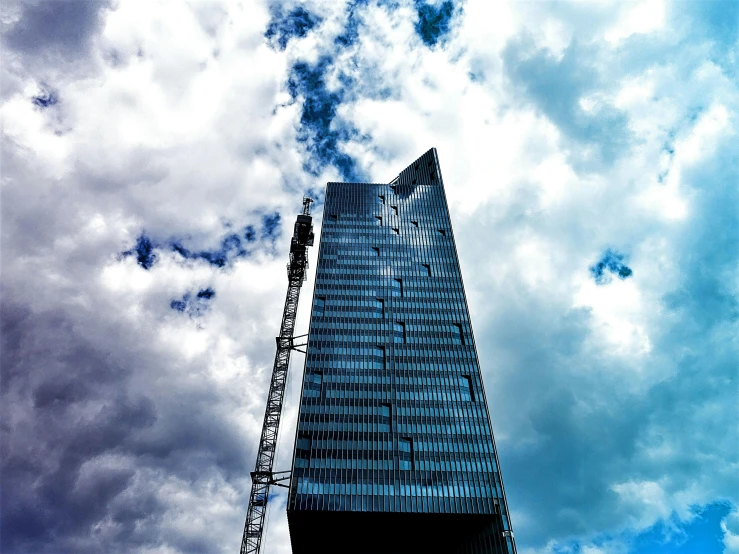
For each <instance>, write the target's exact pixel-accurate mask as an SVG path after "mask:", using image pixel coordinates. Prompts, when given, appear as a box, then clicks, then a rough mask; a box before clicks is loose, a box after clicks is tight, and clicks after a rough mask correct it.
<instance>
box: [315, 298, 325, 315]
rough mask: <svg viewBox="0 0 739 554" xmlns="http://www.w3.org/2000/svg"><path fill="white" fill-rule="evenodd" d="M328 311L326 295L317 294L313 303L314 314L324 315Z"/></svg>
mask: <svg viewBox="0 0 739 554" xmlns="http://www.w3.org/2000/svg"><path fill="white" fill-rule="evenodd" d="M325 311H326V297H325V296H317V297H316V301H315V302H314V303H313V315H314V316H316V317H321V316H323V314H324V312H325Z"/></svg>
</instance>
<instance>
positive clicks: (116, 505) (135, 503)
mask: <svg viewBox="0 0 739 554" xmlns="http://www.w3.org/2000/svg"><path fill="white" fill-rule="evenodd" d="M206 296H207V294H206ZM1 318H2V368H3V392H2V406H3V407H2V411H3V420H4V421H5V422H6V424H5V425H4V426H3V429H2V433H3V441H2V444H3V452H2V454H3V456H2V458H3V466H2V473H1V476H0V478H1V479H2V494H3V498H2V504H3V510H2V515H1V519H2V528H3V535H2V551H3V552H9V553H26V552H29V553H30V552H34V553H42V552H49V553H51V552H54V553H62V552H130V551H131V548H135V547H136V546H137V545H138V546H141V547H143V546H147V547H156V546H159V545H169V546H170V547H171V548H174V549H175V550H177V551H181V552H202V551H203V550H208V549H209V547H208V546H207V545H208V542H207V541H206V539H204V538H202V537H200V538H198V539H195V540H194V541H190V540H189V539H185V538H184V537H182V536H178V535H177V534H176V533H174V534H171V535H169V534H168V533H167V531H166V529H163V528H162V527H161V519H162V518H163V517H165V514H166V513H167V510H168V506H167V495H166V492H163V491H162V490H161V489H160V487H163V486H165V484H166V483H167V482H168V481H170V480H172V479H181V480H183V481H184V482H195V481H197V480H198V479H201V478H203V477H205V476H213V475H220V476H221V477H222V478H223V479H226V480H236V479H244V478H245V477H246V473H245V471H246V468H245V464H244V459H246V458H248V457H249V455H250V454H251V453H250V452H249V449H248V448H245V447H244V446H243V445H242V443H240V442H239V441H238V439H237V436H238V433H237V432H235V429H233V428H230V427H229V425H228V424H225V422H224V421H223V420H220V421H219V420H218V419H219V418H218V417H216V418H215V419H214V414H213V413H212V412H211V411H209V410H208V409H207V406H208V405H209V404H211V403H213V402H217V401H218V400H217V398H216V397H214V396H213V394H212V393H210V392H208V391H207V390H203V389H198V388H192V389H188V388H183V387H178V386H174V387H173V388H174V389H175V390H176V392H174V394H173V395H172V396H170V397H167V396H168V395H166V394H165V395H164V397H163V396H162V395H161V393H157V398H156V399H154V398H153V397H152V396H151V395H150V394H147V393H146V392H143V391H140V390H139V391H137V389H138V387H137V385H136V384H135V381H136V380H137V379H139V378H144V380H146V377H145V374H146V373H149V372H150V371H151V370H152V368H149V367H147V366H146V365H143V364H147V360H146V356H138V355H132V356H131V357H130V358H129V357H127V356H126V355H125V354H124V353H123V352H120V351H118V352H114V351H109V350H105V349H102V348H100V346H98V345H96V344H94V342H92V341H91V337H90V336H83V335H81V334H80V332H79V330H78V329H76V327H77V326H76V325H75V324H74V323H73V321H72V320H71V319H70V318H69V317H68V315H67V314H65V313H64V312H62V311H59V310H54V311H50V312H42V313H33V312H32V311H31V310H29V309H28V308H27V307H24V306H22V305H18V304H15V303H12V302H7V301H4V303H3V305H2V316H1ZM121 338H123V337H121ZM142 338H143V337H142ZM131 346H132V347H134V348H135V346H134V345H131ZM141 346H143V345H141ZM143 350H146V348H145V347H144V348H143ZM128 353H129V354H132V353H133V352H132V351H129V352H128ZM152 361H153V360H149V361H148V363H152ZM142 487H143V488H142ZM100 526H110V527H111V528H112V529H114V531H112V532H111V533H109V534H104V536H102V535H100V533H99V527H100Z"/></svg>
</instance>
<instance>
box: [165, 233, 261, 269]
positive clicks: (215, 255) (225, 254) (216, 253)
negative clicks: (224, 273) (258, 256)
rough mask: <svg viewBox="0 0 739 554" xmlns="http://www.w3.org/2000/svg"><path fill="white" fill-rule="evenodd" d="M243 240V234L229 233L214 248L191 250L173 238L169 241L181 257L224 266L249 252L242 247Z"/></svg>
mask: <svg viewBox="0 0 739 554" xmlns="http://www.w3.org/2000/svg"><path fill="white" fill-rule="evenodd" d="M242 239H243V240H242ZM244 241H245V238H244V236H243V235H241V236H239V235H237V234H236V233H229V234H228V235H226V236H225V237H223V238H222V239H221V244H220V246H219V247H218V248H216V249H215V250H199V251H192V250H189V249H188V248H186V247H185V246H183V244H182V242H180V241H174V240H173V241H172V242H171V243H170V247H171V249H172V250H173V251H174V252H177V253H178V254H179V255H180V256H182V257H183V258H186V259H189V260H205V261H206V262H208V263H209V264H210V265H214V266H216V267H225V266H226V265H230V264H231V263H233V261H234V260H236V259H238V258H243V257H245V256H247V254H248V253H249V252H248V251H247V250H246V249H245V248H244Z"/></svg>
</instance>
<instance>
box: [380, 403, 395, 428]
mask: <svg viewBox="0 0 739 554" xmlns="http://www.w3.org/2000/svg"><path fill="white" fill-rule="evenodd" d="M379 422H380V425H379V431H380V432H386V433H389V432H390V431H391V430H392V424H393V422H392V409H391V408H390V404H380V417H379Z"/></svg>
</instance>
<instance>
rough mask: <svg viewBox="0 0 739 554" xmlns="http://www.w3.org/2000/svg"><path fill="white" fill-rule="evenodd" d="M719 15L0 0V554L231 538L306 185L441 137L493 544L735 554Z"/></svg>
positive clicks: (189, 548)
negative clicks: (474, 348)
mask: <svg viewBox="0 0 739 554" xmlns="http://www.w3.org/2000/svg"><path fill="white" fill-rule="evenodd" d="M709 4H710V6H709ZM732 10H733V11H732ZM735 11H736V7H735V5H734V3H732V2H726V3H719V2H712V3H680V2H677V3H673V2H667V1H658V2H642V3H618V2H599V3H575V2H573V3H565V4H562V3H523V4H522V3H516V2H499V3H490V2H482V1H479V2H478V1H472V0H469V1H468V2H466V3H464V4H461V3H456V2H450V1H437V2H431V1H429V2H421V1H416V0H413V1H411V0H404V1H401V2H386V1H378V2H375V1H352V2H346V3H337V2H334V1H328V0H312V1H308V2H301V3H293V2H285V3H274V2H271V3H265V2H258V1H255V2H251V3H248V4H246V5H243V6H242V5H240V4H232V3H230V2H214V3H209V4H208V5H207V6H206V5H201V4H197V3H196V4H195V5H192V6H191V5H188V4H186V3H167V4H150V5H147V6H146V8H144V7H143V5H139V4H137V3H125V2H120V3H103V2H89V3H88V2H24V3H16V4H10V5H9V6H8V8H7V9H6V11H5V12H4V14H3V22H2V25H3V49H4V53H5V54H6V60H7V63H5V64H3V66H2V68H0V71H2V72H3V79H2V83H3V84H2V106H0V117H2V119H3V141H2V145H1V147H2V159H3V168H2V178H3V189H2V210H3V213H2V216H3V217H2V220H1V221H0V224H1V226H2V286H3V296H2V299H1V301H2V310H1V312H0V313H1V323H2V336H1V339H2V349H1V350H0V352H1V354H2V374H3V375H2V379H3V388H2V402H1V403H0V410H1V411H2V417H3V421H4V422H5V423H4V425H3V427H2V433H3V440H2V442H1V443H0V444H1V445H2V447H1V448H2V459H3V466H2V471H1V472H0V478H1V479H2V485H3V486H2V488H1V489H2V495H3V498H2V506H3V508H2V514H1V517H2V528H3V533H2V537H1V538H0V541H2V542H1V549H2V551H3V552H11V553H25V552H39V553H44V552H48V553H59V552H101V551H102V552H111V553H114V552H132V551H137V552H152V553H153V552H202V551H208V552H229V551H235V549H237V548H238V543H239V540H240V534H241V530H242V528H243V518H244V515H245V511H246V504H247V501H248V494H249V486H250V481H249V475H248V474H249V471H250V470H251V469H252V466H253V463H254V456H255V449H256V443H257V440H258V435H259V431H260V429H261V418H262V415H263V409H264V399H265V395H266V387H267V383H268V379H269V372H270V370H271V367H272V360H273V356H274V338H273V336H274V334H276V332H277V329H278V328H279V322H280V316H281V312H282V303H283V295H284V293H285V285H286V277H285V269H284V266H285V262H286V257H285V256H286V253H287V251H288V247H289V238H290V233H289V232H288V230H289V229H290V226H291V224H292V221H293V218H294V215H295V214H296V213H298V212H299V210H300V207H301V199H302V195H303V194H304V193H310V194H312V195H313V196H314V197H315V198H316V199H317V200H318V202H317V207H316V217H317V222H319V221H320V216H321V213H320V212H321V204H320V200H321V194H322V192H321V191H322V187H323V186H324V183H325V182H326V181H329V180H337V179H345V180H371V181H380V182H383V181H389V180H390V179H392V178H393V177H394V176H395V175H396V174H397V172H398V171H399V170H400V169H402V168H403V167H405V166H406V165H407V164H408V163H409V162H410V161H412V160H413V159H415V158H416V157H417V156H418V155H420V154H421V153H423V152H425V151H426V150H428V148H429V147H431V146H435V147H436V148H437V149H438V151H439V155H440V161H441V168H442V172H443V175H444V181H445V185H446V191H447V195H448V198H449V201H450V209H451V216H452V221H453V222H454V231H455V233H454V235H455V241H456V243H457V247H458V249H459V254H460V258H461V265H462V270H463V274H464V276H465V284H466V291H467V295H468V298H469V302H470V308H471V311H472V317H473V320H474V329H475V334H476V338H477V344H478V348H479V351H480V355H481V362H482V366H483V368H484V377H485V385H486V391H487V396H488V400H489V403H490V410H491V414H492V418H493V424H494V429H495V431H496V440H497V442H498V447H499V451H500V457H501V466H502V472H503V476H504V480H505V484H506V491H507V494H508V500H509V504H510V508H511V510H512V520H513V527H514V532H515V535H516V539H517V543H518V545H519V548H520V550H521V551H522V552H526V553H535V552H541V553H545V552H548V553H549V552H551V553H555V552H557V553H562V552H591V553H593V554H595V553H596V552H597V553H601V552H604V553H614V554H615V553H622V552H623V553H626V552H640V551H648V550H645V549H647V548H648V547H647V546H644V545H646V544H651V543H648V541H647V539H645V538H644V537H647V536H651V535H649V534H650V533H656V532H657V531H655V530H659V533H662V534H665V533H663V532H662V531H663V530H664V529H667V528H675V529H678V528H679V529H682V531H681V533H682V535H681V534H680V533H676V534H673V535H669V533H668V534H667V535H666V536H668V535H669V537H678V535H679V536H683V535H684V537H690V536H693V534H695V533H697V531H695V529H697V527H695V526H694V525H693V523H695V522H697V521H702V522H705V525H706V526H708V527H706V528H709V527H710V529H711V530H712V531H711V532H712V533H713V536H716V537H723V545H724V547H725V548H726V549H727V551H730V552H731V551H732V550H731V548H734V547H735V546H736V545H735V543H736V540H735V539H736V536H737V532H736V525H735V520H736V517H735V516H736V507H737V506H738V505H739V498H737V490H739V482H738V481H737V477H736V476H737V475H738V474H739V472H737V467H736V448H737V444H738V443H739V437H738V436H737V431H736V425H735V422H736V418H737V416H738V415H739V414H737V411H736V403H735V399H736V386H737V385H736V383H737V367H736V360H737V358H738V354H739V353H738V352H737V344H736V340H735V337H736V336H737V333H738V332H739V329H737V313H738V311H739V304H738V303H737V293H739V290H738V287H739V286H738V285H737V283H738V281H737V278H736V275H737V274H736V271H737V267H739V257H738V254H737V249H736V244H738V243H739V221H738V219H739V216H738V215H737V214H738V212H737V209H736V207H737V206H738V205H739V198H737V189H736V182H737V176H739V159H738V156H737V153H736V141H737V113H738V112H739V110H738V107H739V92H738V91H737V88H738V87H737V83H736V76H735V73H734V72H733V69H732V68H733V64H734V62H735V59H734V58H735V47H736V45H737V33H736V23H735V21H736V18H733V19H732V17H730V16H731V14H733V13H734V12H735ZM645 14H646V15H649V17H645ZM732 22H733V23H732ZM608 245H614V247H611V249H610V250H609V247H608ZM311 255H312V256H314V257H315V252H312V254H311ZM314 259H315V258H314ZM632 270H633V271H632ZM609 277H610V282H608V283H607V284H605V283H604V284H605V286H600V285H599V283H598V281H601V282H603V281H606V280H608V278H609ZM309 294H310V281H309V282H308V283H307V284H306V286H305V289H304V291H303V298H304V299H305V298H307V297H308V295H309ZM307 310H308V302H305V301H304V302H303V306H302V308H301V312H300V318H299V323H298V328H299V329H305V327H306V315H307ZM300 361H301V360H300V359H297V360H296V361H295V362H294V365H293V371H294V373H295V375H293V377H292V379H293V381H292V384H291V385H290V387H289V394H288V402H287V406H286V412H285V419H284V421H285V428H284V430H283V433H282V434H281V439H280V452H279V455H278V466H279V467H278V469H283V468H286V467H287V465H288V464H289V460H290V454H291V452H290V449H291V448H292V439H293V436H292V435H293V432H294V420H295V409H296V402H297V399H296V395H297V394H298V390H299V373H300V371H299V363H300ZM716 506H721V508H716ZM701 514H704V515H701ZM705 514H708V515H705ZM270 521H271V524H270V527H269V531H268V537H267V539H268V540H267V547H268V551H269V552H289V540H288V538H287V528H286V521H285V517H284V496H282V495H281V494H280V493H279V491H278V494H277V496H276V497H275V502H274V503H273V506H272V509H271V518H270ZM691 522H693V523H691ZM660 536H661V535H660ZM640 537H641V538H640ZM669 537H668V538H667V539H665V540H672V539H671V538H669ZM660 540H661V539H660ZM675 540H677V539H675ZM680 540H683V539H680ZM686 540H687V539H686ZM676 544H677V543H676ZM681 544H689V543H686V542H685V541H683V543H681ZM716 548H718V547H716ZM639 549H642V550H639Z"/></svg>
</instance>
